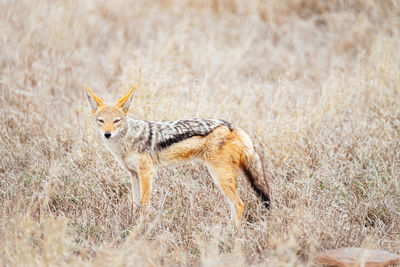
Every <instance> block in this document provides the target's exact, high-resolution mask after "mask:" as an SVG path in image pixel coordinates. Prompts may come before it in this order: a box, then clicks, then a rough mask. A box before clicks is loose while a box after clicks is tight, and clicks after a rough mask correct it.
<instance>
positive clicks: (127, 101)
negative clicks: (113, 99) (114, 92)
mask: <svg viewBox="0 0 400 267" xmlns="http://www.w3.org/2000/svg"><path fill="white" fill-rule="evenodd" d="M135 89H136V87H133V88H132V90H131V91H130V92H129V93H128V94H126V95H125V96H124V97H122V98H121V99H120V100H118V101H117V103H115V106H116V107H117V108H119V109H122V111H123V112H124V113H125V114H126V113H128V111H129V106H130V105H131V102H132V99H133V96H134V95H135V93H134V92H133V91H135Z"/></svg>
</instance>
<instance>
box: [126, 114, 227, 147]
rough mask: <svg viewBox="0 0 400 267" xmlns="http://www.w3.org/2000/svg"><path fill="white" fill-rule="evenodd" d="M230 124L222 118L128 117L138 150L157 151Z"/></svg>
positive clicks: (205, 134)
mask: <svg viewBox="0 0 400 267" xmlns="http://www.w3.org/2000/svg"><path fill="white" fill-rule="evenodd" d="M220 126H226V127H228V128H229V129H230V130H231V131H232V130H233V129H232V126H231V124H230V123H228V122H226V121H224V120H217V119H199V118H194V119H188V120H177V121H139V120H134V119H130V120H129V129H130V131H129V132H130V133H128V135H132V139H133V140H135V144H134V145H135V146H136V148H137V150H138V151H140V152H145V151H146V152H158V151H161V150H163V149H166V148H168V147H170V146H172V145H174V144H177V143H180V142H182V141H185V140H187V139H190V138H191V137H195V136H199V137H206V136H208V135H209V134H210V133H211V132H212V131H213V130H214V129H216V128H218V127H220Z"/></svg>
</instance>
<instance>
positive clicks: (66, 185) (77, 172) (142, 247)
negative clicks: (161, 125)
mask: <svg viewBox="0 0 400 267" xmlns="http://www.w3.org/2000/svg"><path fill="white" fill-rule="evenodd" d="M0 7H1V8H0V20H1V21H0V32H1V33H2V34H1V40H0V51H1V57H0V75H1V76H0V129H1V132H0V133H1V138H0V153H1V154H0V208H1V209H0V212H1V215H0V220H1V221H0V222H1V226H0V260H1V262H2V264H5V265H10V266H15V265H44V264H50V265H65V264H70V265H97V264H101V265H114V266H115V265H126V264H127V265H138V264H140V265H144V266H146V265H152V266H154V265H156V266H157V265H174V266H176V265H204V266H221V265H229V266H234V265H238V266H243V265H247V264H260V265H265V264H269V265H271V266H274V265H275V266H276V265H281V266H282V265H313V263H312V262H313V253H315V252H316V251H319V250H323V249H328V248H336V247H341V246H362V247H369V248H381V249H386V250H389V251H391V252H394V253H400V204H399V203H400V180H399V176H400V138H399V137H400V136H399V135H400V112H399V111H400V108H399V107H400V100H399V92H400V67H399V66H400V53H399V47H400V31H399V29H400V20H399V17H400V6H399V4H398V2H397V1H372V0H359V1H340V0H336V1H316V0H315V1H314V0H313V1H306V0H291V1H277V0H271V1H269V2H264V1H245V0H213V1H211V0H205V1H195V0H193V1H186V2H184V1H179V0H169V1H161V0H159V1H145V0H143V1H135V2H131V1H127V0H121V1H49V2H45V1H11V0H3V1H1V2H0ZM84 85H88V86H90V87H91V88H93V90H94V91H95V92H96V93H97V94H98V95H100V96H105V98H106V99H108V100H115V99H116V98H117V97H119V96H121V95H122V94H123V93H125V92H127V90H128V88H129V87H130V86H131V85H137V86H138V88H139V89H138V91H137V94H136V98H135V100H134V107H133V109H132V110H131V112H130V114H131V116H135V117H137V118H140V119H147V120H158V119H166V120H173V119H178V118H190V117H215V118H223V119H225V120H228V121H231V122H232V123H234V124H235V125H240V126H241V127H242V128H244V129H246V131H247V132H249V133H250V135H251V136H252V137H253V138H254V139H255V140H256V143H257V145H258V150H259V151H260V152H261V153H263V154H264V158H265V164H266V167H267V170H268V177H269V179H270V183H271V186H272V192H273V197H274V201H273V208H272V209H271V210H270V211H269V212H267V211H266V210H264V209H263V207H262V205H261V204H260V201H259V200H258V199H257V198H256V197H255V195H254V193H253V192H252V191H251V188H250V187H249V186H248V185H247V183H246V182H245V181H244V179H242V178H241V179H240V183H239V188H240V189H239V193H240V195H241V196H242V198H243V199H244V201H245V204H246V211H245V212H246V214H245V220H244V222H243V224H242V225H241V227H240V228H239V229H237V230H235V229H233V228H232V227H231V226H230V224H229V222H228V220H227V218H228V205H227V204H226V202H225V200H224V198H223V195H222V194H221V193H220V192H219V191H218V189H217V188H216V187H215V186H214V185H213V183H212V181H211V179H210V178H209V176H208V174H207V172H206V171H205V169H204V167H203V166H201V165H196V164H189V165H185V166H183V167H178V168H167V169H162V170H160V171H159V172H158V173H157V175H156V178H155V181H154V192H153V194H152V204H151V207H150V209H149V213H148V215H147V216H145V217H142V218H140V219H139V218H137V217H135V216H132V215H131V208H130V199H129V188H130V184H129V180H128V174H127V173H125V172H124V171H123V170H121V169H120V168H119V167H118V165H117V164H116V163H115V161H114V160H113V158H112V156H111V155H110V153H108V152H107V151H106V150H105V149H104V147H103V145H102V143H101V140H100V139H99V137H98V136H97V132H95V131H93V129H94V125H93V122H92V118H91V115H90V112H89V108H88V105H87V103H86V99H85V98H84V94H83V89H82V88H83V86H84Z"/></svg>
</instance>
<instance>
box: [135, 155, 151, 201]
mask: <svg viewBox="0 0 400 267" xmlns="http://www.w3.org/2000/svg"><path fill="white" fill-rule="evenodd" d="M153 173H154V169H153V162H152V161H151V159H149V158H147V157H142V158H141V159H140V160H139V162H138V174H139V182H140V204H141V205H142V206H143V207H145V208H146V207H147V206H148V205H149V199H150V193H151V180H152V177H153Z"/></svg>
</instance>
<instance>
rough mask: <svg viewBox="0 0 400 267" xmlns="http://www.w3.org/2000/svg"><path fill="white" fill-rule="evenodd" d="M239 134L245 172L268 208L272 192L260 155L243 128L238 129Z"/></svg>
mask: <svg viewBox="0 0 400 267" xmlns="http://www.w3.org/2000/svg"><path fill="white" fill-rule="evenodd" d="M238 134H239V136H240V139H241V141H242V142H243V147H244V148H243V153H242V160H241V161H242V169H243V172H244V174H245V175H246V176H247V179H248V180H249V182H250V184H251V186H252V187H253V189H254V191H255V192H256V193H257V195H258V196H259V197H261V199H262V201H263V202H264V205H265V207H266V208H267V209H268V208H269V206H270V202H271V192H270V188H269V184H268V181H267V177H266V173H265V171H264V168H263V165H262V163H261V158H260V155H259V154H258V153H257V152H256V151H255V149H254V145H253V142H252V141H251V139H250V137H249V136H248V135H247V134H246V133H245V132H244V131H243V130H241V129H238Z"/></svg>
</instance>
